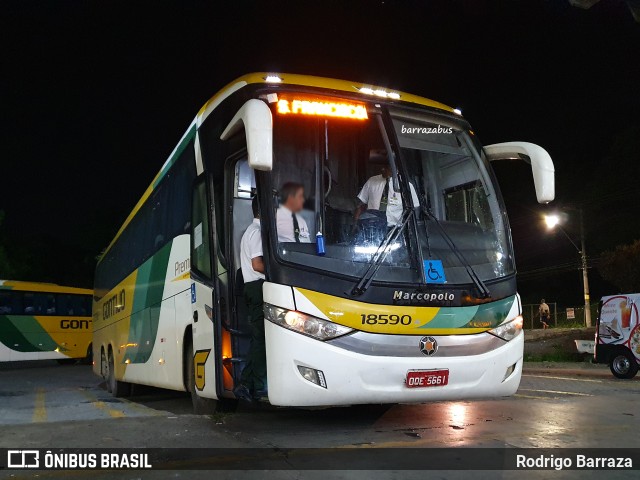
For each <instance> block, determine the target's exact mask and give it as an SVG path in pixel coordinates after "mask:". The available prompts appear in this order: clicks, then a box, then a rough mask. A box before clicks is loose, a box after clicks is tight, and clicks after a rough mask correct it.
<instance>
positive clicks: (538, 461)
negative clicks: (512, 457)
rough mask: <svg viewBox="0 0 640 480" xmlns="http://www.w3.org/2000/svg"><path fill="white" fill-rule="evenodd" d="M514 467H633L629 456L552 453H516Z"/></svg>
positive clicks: (558, 468)
mask: <svg viewBox="0 0 640 480" xmlns="http://www.w3.org/2000/svg"><path fill="white" fill-rule="evenodd" d="M516 468H523V469H554V470H563V469H568V468H576V469H585V470H589V469H595V468H598V469H606V468H633V461H632V459H631V458H629V457H590V456H587V455H576V456H575V459H573V458H571V457H555V456H554V455H548V456H546V455H539V456H536V457H530V456H528V455H516Z"/></svg>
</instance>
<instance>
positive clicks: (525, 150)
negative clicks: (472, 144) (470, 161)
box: [484, 142, 556, 203]
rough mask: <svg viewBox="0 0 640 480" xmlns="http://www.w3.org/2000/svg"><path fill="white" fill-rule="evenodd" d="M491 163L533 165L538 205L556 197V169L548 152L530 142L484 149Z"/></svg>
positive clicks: (495, 145) (489, 146) (507, 143)
mask: <svg viewBox="0 0 640 480" xmlns="http://www.w3.org/2000/svg"><path fill="white" fill-rule="evenodd" d="M484 152H485V154H486V156H487V159H488V160H489V161H490V162H493V161H495V160H524V161H525V162H527V163H528V164H530V165H531V171H532V172H533V182H534V184H535V187H536V197H537V198H538V203H549V202H551V201H552V200H553V199H554V198H555V196H556V186H555V185H556V183H555V168H554V166H553V160H551V156H550V155H549V154H548V153H547V151H546V150H545V149H544V148H542V147H540V146H539V145H536V144H535V143H528V142H505V143H495V144H493V145H487V146H485V147H484Z"/></svg>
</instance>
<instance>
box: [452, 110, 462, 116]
mask: <svg viewBox="0 0 640 480" xmlns="http://www.w3.org/2000/svg"><path fill="white" fill-rule="evenodd" d="M453 113H455V114H456V115H462V110H460V109H459V108H454V109H453Z"/></svg>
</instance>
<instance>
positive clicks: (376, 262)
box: [351, 207, 413, 296]
mask: <svg viewBox="0 0 640 480" xmlns="http://www.w3.org/2000/svg"><path fill="white" fill-rule="evenodd" d="M412 215H413V208H410V207H405V209H404V210H403V211H402V222H400V223H397V224H396V225H394V226H393V227H392V228H391V230H389V231H388V232H387V234H386V235H385V237H384V239H383V240H382V243H380V245H379V246H378V249H377V250H376V252H375V253H374V254H373V256H372V257H371V260H370V261H369V267H368V268H367V270H366V271H365V272H364V275H362V277H361V278H360V280H359V281H358V283H357V284H356V285H355V286H354V287H353V289H352V290H351V295H353V296H357V295H362V294H363V293H364V292H366V291H367V289H368V288H369V286H370V285H371V282H372V281H373V277H375V275H376V273H377V272H378V269H379V268H380V265H382V262H383V261H384V259H385V258H387V255H388V254H389V251H390V250H391V248H390V247H391V245H393V244H394V243H395V241H396V240H397V238H398V237H399V236H400V235H401V234H402V232H403V231H404V229H405V228H406V227H407V223H409V219H410V218H411V216H412Z"/></svg>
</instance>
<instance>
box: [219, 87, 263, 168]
mask: <svg viewBox="0 0 640 480" xmlns="http://www.w3.org/2000/svg"><path fill="white" fill-rule="evenodd" d="M243 127H244V131H245V135H246V139H247V156H248V161H249V166H250V167H251V168H253V169H254V170H266V171H269V170H271V169H272V167H273V118H272V116H271V110H270V109H269V107H268V106H267V104H266V103H264V102H262V101H261V100H256V99H251V100H248V101H247V102H246V103H245V104H244V105H243V106H242V107H240V110H238V113H236V114H235V115H234V117H233V118H232V119H231V121H230V122H229V125H227V128H225V129H224V132H222V135H220V139H221V140H227V139H228V138H230V137H231V136H232V135H233V134H234V133H236V132H238V131H240V130H241V129H242V128H243Z"/></svg>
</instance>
